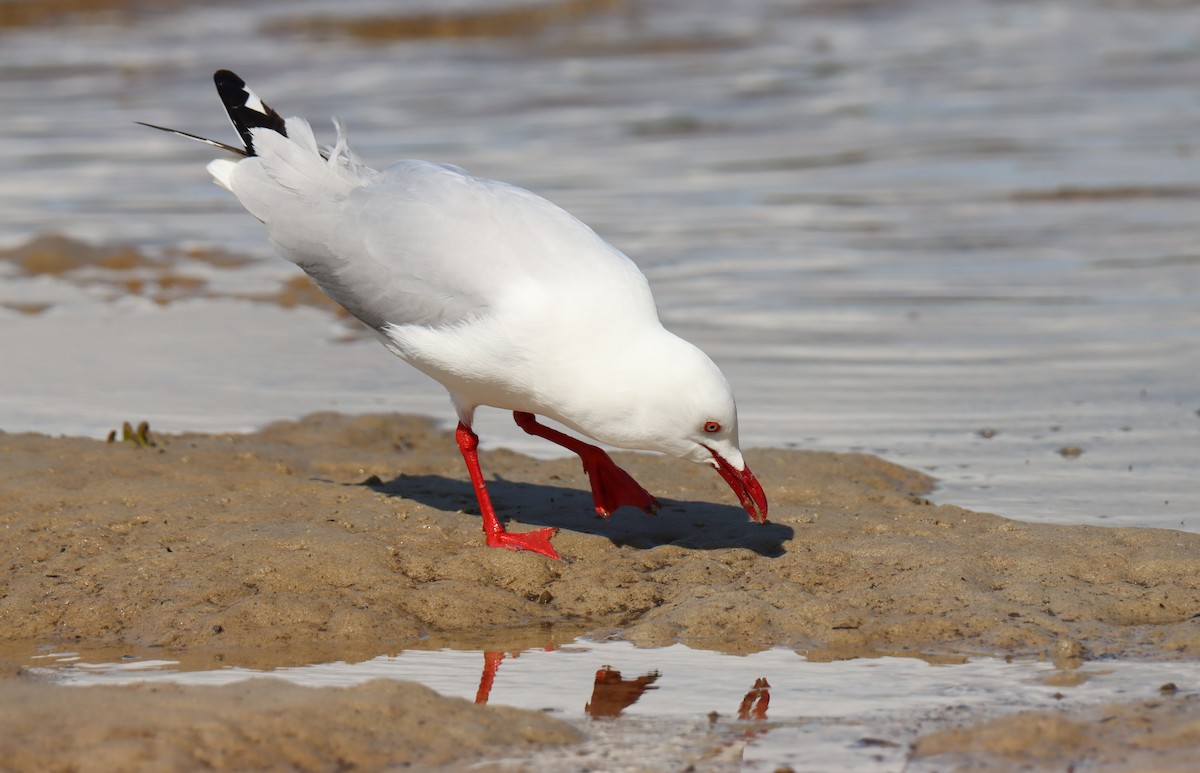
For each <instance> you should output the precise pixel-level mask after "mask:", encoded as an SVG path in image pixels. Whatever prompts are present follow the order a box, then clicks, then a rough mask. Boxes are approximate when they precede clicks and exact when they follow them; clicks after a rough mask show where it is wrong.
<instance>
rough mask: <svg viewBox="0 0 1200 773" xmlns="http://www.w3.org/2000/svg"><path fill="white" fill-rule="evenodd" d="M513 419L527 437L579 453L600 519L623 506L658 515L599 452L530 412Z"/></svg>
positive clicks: (631, 481) (645, 494)
mask: <svg viewBox="0 0 1200 773" xmlns="http://www.w3.org/2000/svg"><path fill="white" fill-rule="evenodd" d="M513 419H514V420H515V421H516V422H517V426H519V427H520V428H521V429H523V430H525V431H526V432H528V433H529V434H530V435H536V436H538V437H542V438H545V439H546V440H549V441H550V442H551V443H557V444H558V445H560V446H562V447H563V448H566V449H568V450H571V451H574V452H575V453H577V454H579V459H580V460H581V461H582V462H583V471H584V472H586V473H587V476H588V480H589V481H590V482H591V484H592V501H593V502H594V503H595V505H596V512H597V513H599V514H600V516H601V517H602V518H607V517H608V516H610V515H612V514H613V511H614V510H616V509H617V508H618V507H621V506H623V505H630V506H632V507H636V508H638V509H640V510H645V511H646V512H647V513H649V514H650V515H654V514H655V513H657V512H658V500H657V499H655V498H654V497H652V496H651V495H650V492H649V491H646V489H644V488H642V486H641V484H639V483H638V482H637V481H636V480H634V479H633V476H632V475H630V474H629V473H627V472H625V471H624V470H622V469H621V468H620V467H618V466H617V465H616V463H615V462H613V460H612V458H611V457H609V455H608V454H607V453H605V452H604V450H603V449H601V448H598V447H596V446H594V445H592V444H591V443H585V442H583V441H582V440H580V439H579V438H574V437H571V436H570V435H567V434H565V433H563V432H559V431H558V430H556V429H551V428H550V427H547V426H545V425H544V424H539V423H538V420H537V417H535V416H534V415H533V414H532V413H525V412H523V411H514V412H513Z"/></svg>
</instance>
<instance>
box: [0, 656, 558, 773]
mask: <svg viewBox="0 0 1200 773" xmlns="http://www.w3.org/2000/svg"><path fill="white" fill-rule="evenodd" d="M578 739H579V733H578V731H576V730H574V729H573V728H571V727H570V726H569V725H567V724H566V723H564V722H561V721H559V720H556V719H552V718H550V717H547V716H545V715H543V714H539V713H537V712H532V711H520V710H517V709H509V708H495V707H483V706H474V705H472V704H470V703H467V702H466V701H464V700H461V699H458V698H443V697H441V696H439V695H438V694H437V693H435V692H433V691H432V690H430V689H428V688H425V687H422V686H420V685H417V684H412V683H409V682H396V681H391V680H378V681H374V682H368V683H366V684H363V685H359V686H357V687H347V688H321V689H314V688H311V687H299V686H296V685H293V684H288V683H286V682H282V681H279V680H276V679H255V680H249V681H245V682H239V683H237V684H231V685H225V686H222V687H201V686H190V687H182V686H179V685H134V686H125V687H110V686H103V687H86V688H71V687H48V686H46V685H41V684H32V683H27V682H25V681H20V680H8V681H0V760H3V762H0V768H2V769H3V770H9V771H75V772H77V773H90V772H93V771H94V772H95V773H100V772H101V771H103V773H122V772H123V771H145V770H213V771H247V770H263V771H266V770H279V771H284V770H286V771H332V770H394V769H397V768H400V767H404V768H409V767H415V768H417V769H419V770H430V769H433V768H435V767H438V766H447V765H450V766H453V767H455V768H456V769H457V767H458V766H455V765H454V763H456V762H463V761H465V760H472V759H476V758H478V757H482V756H485V755H488V756H492V757H497V756H503V755H505V754H514V753H520V752H522V751H527V750H529V749H531V748H536V747H540V746H543V745H546V744H562V743H570V742H573V741H576V740H578Z"/></svg>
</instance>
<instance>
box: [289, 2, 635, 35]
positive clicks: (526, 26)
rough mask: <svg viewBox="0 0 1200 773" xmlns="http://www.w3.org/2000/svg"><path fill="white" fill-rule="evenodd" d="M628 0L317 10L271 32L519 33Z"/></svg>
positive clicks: (610, 8)
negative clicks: (350, 12) (381, 11)
mask: <svg viewBox="0 0 1200 773" xmlns="http://www.w3.org/2000/svg"><path fill="white" fill-rule="evenodd" d="M625 4H626V0H543V1H542V2H522V3H513V4H497V5H495V6H485V5H482V4H480V5H479V6H478V7H474V8H463V9H442V10H428V11H417V12H412V13H396V14H387V15H378V16H365V17H347V16H330V15H325V14H322V15H316V16H304V17H297V18H294V19H288V20H285V21H281V22H278V23H276V24H273V25H271V27H270V28H269V31H270V32H282V33H291V34H304V35H308V36H313V37H329V36H331V35H337V36H350V37H353V38H357V39H359V40H363V41H366V42H385V41H390V40H409V39H424V38H478V37H520V36H524V35H532V34H534V33H537V32H540V31H541V30H543V29H546V28H547V27H551V26H554V25H558V24H562V23H564V22H568V21H572V20H574V19H578V18H582V17H585V16H590V15H593V14H596V13H602V12H606V11H612V10H616V9H618V8H621V7H623V6H624V5H625Z"/></svg>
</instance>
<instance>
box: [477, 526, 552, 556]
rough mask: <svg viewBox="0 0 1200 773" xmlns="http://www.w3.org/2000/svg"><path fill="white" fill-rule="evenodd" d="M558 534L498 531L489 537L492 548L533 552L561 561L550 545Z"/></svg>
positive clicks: (550, 531)
mask: <svg viewBox="0 0 1200 773" xmlns="http://www.w3.org/2000/svg"><path fill="white" fill-rule="evenodd" d="M557 533H558V529H553V528H551V529H538V530H537V531H530V532H526V533H524V534H513V533H512V532H508V531H497V532H493V533H491V534H488V535H487V544H488V547H490V548H508V549H509V550H532V551H533V552H534V553H541V554H542V555H543V556H546V557H547V558H553V559H555V560H556V561H561V560H562V557H561V556H559V555H558V551H556V550H555V549H554V546H553V545H551V544H550V538H551V537H553V536H554V535H555V534H557Z"/></svg>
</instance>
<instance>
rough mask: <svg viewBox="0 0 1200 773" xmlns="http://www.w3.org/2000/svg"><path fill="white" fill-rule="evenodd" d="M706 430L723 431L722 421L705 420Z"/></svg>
mask: <svg viewBox="0 0 1200 773" xmlns="http://www.w3.org/2000/svg"><path fill="white" fill-rule="evenodd" d="M704 431H705V432H720V431H721V422H719V421H706V422H704Z"/></svg>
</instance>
